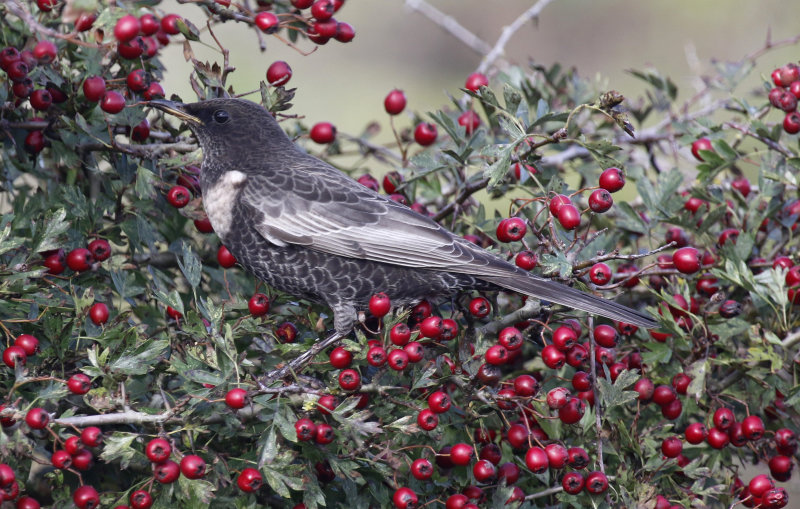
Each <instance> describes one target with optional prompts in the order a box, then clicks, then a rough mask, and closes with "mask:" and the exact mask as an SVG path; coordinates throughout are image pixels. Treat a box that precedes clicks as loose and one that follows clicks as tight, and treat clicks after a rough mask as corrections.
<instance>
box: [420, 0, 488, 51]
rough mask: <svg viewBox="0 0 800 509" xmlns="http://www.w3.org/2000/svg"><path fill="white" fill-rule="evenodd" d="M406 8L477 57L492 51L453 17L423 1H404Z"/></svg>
mask: <svg viewBox="0 0 800 509" xmlns="http://www.w3.org/2000/svg"><path fill="white" fill-rule="evenodd" d="M405 3H406V7H408V8H409V9H411V10H413V11H417V12H419V13H420V14H422V15H423V16H425V17H427V18H428V19H430V20H431V21H433V22H434V23H436V24H437V25H439V26H440V27H441V28H443V29H444V30H445V31H446V32H448V33H450V35H452V36H453V37H455V38H456V39H458V40H459V41H461V42H463V43H464V44H466V46H467V47H468V48H469V49H471V50H472V51H474V52H475V53H478V54H479V55H488V54H489V52H491V51H492V47H491V46H489V44H487V43H486V42H485V41H484V40H483V39H481V38H480V37H478V36H477V35H475V34H474V33H472V32H471V31H470V30H469V29H468V28H466V27H465V26H464V25H462V24H461V23H459V22H458V21H457V20H456V19H455V18H454V17H452V16H449V15H447V14H445V13H443V12H442V11H440V10H439V9H437V8H436V7H434V6H432V5H431V4H429V3H428V2H426V1H425V0H405Z"/></svg>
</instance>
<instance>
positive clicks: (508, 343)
mask: <svg viewBox="0 0 800 509" xmlns="http://www.w3.org/2000/svg"><path fill="white" fill-rule="evenodd" d="M524 341H525V339H524V338H523V336H522V332H520V331H519V329H517V328H516V327H506V328H505V329H503V330H501V331H500V334H498V336H497V342H498V343H500V344H501V345H503V346H504V347H506V349H507V350H518V349H520V348H522V344H523V343H524Z"/></svg>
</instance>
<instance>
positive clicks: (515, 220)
mask: <svg viewBox="0 0 800 509" xmlns="http://www.w3.org/2000/svg"><path fill="white" fill-rule="evenodd" d="M527 231H528V226H527V224H526V223H525V220H524V219H522V218H521V217H507V218H505V219H503V220H502V221H500V223H499V224H498V225H497V231H496V234H497V240H499V241H500V242H516V241H518V240H522V238H523V237H524V236H525V234H526V233H527Z"/></svg>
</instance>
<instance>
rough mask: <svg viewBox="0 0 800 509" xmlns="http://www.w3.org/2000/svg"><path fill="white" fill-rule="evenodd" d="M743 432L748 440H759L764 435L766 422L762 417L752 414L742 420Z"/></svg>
mask: <svg viewBox="0 0 800 509" xmlns="http://www.w3.org/2000/svg"><path fill="white" fill-rule="evenodd" d="M742 433H744V436H745V437H746V438H747V439H748V440H758V439H760V438H761V437H763V436H764V422H763V421H762V420H761V417H759V416H757V415H751V416H749V417H745V418H744V419H743V420H742Z"/></svg>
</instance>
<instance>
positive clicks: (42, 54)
mask: <svg viewBox="0 0 800 509" xmlns="http://www.w3.org/2000/svg"><path fill="white" fill-rule="evenodd" d="M57 53H58V48H57V47H56V45H55V44H53V42H52V41H48V40H43V41H39V42H38V43H36V46H34V48H33V57H34V58H35V59H36V60H38V61H39V63H40V64H49V63H50V62H52V61H53V60H55V59H56V54H57Z"/></svg>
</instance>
